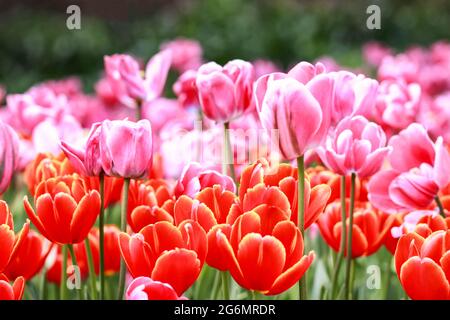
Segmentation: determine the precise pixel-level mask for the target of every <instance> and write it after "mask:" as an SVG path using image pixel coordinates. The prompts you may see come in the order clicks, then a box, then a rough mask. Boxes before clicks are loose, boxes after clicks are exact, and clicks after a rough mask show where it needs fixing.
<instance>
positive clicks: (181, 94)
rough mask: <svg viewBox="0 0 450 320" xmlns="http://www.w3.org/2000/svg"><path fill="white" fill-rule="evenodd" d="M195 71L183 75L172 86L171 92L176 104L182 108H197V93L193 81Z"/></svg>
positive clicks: (195, 75)
mask: <svg viewBox="0 0 450 320" xmlns="http://www.w3.org/2000/svg"><path fill="white" fill-rule="evenodd" d="M196 79H197V71H194V70H188V71H186V72H185V73H183V74H182V75H181V76H180V77H179V78H178V80H177V81H176V82H175V83H174V85H173V92H174V93H175V94H176V96H177V97H178V103H179V104H180V105H181V106H183V108H189V107H192V106H194V107H195V106H198V105H199V101H198V91H197V86H196V84H195V81H196Z"/></svg>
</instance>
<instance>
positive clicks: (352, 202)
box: [344, 172, 356, 299]
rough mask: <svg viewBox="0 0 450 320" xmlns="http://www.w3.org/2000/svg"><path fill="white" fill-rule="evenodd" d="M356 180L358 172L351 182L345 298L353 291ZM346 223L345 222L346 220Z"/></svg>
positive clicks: (353, 175) (353, 174)
mask: <svg viewBox="0 0 450 320" xmlns="http://www.w3.org/2000/svg"><path fill="white" fill-rule="evenodd" d="M355 182H356V174H355V173H354V172H352V176H351V184H350V209H349V222H348V239H347V240H348V241H347V266H346V270H345V298H346V299H350V294H351V291H352V288H351V285H350V278H351V272H350V271H351V265H352V240H353V239H352V238H353V210H354V208H355ZM344 223H345V222H344Z"/></svg>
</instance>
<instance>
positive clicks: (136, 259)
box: [119, 220, 207, 295]
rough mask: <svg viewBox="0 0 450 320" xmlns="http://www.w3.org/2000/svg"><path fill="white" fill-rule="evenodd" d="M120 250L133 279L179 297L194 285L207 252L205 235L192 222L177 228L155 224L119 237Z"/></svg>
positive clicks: (189, 221) (161, 223)
mask: <svg viewBox="0 0 450 320" xmlns="http://www.w3.org/2000/svg"><path fill="white" fill-rule="evenodd" d="M119 246H120V251H121V253H122V257H123V259H124V260H125V263H126V265H127V268H128V271H129V272H130V274H131V275H132V276H133V277H134V278H136V277H139V276H146V277H150V278H151V279H153V280H154V281H160V282H164V283H168V284H170V285H171V286H172V288H173V289H174V290H175V292H176V293H177V294H178V295H181V294H182V293H183V292H184V291H186V290H187V289H188V288H189V287H190V286H191V285H192V284H193V283H194V282H195V280H196V279H197V277H198V276H199V274H200V270H201V268H202V266H203V263H204V261H205V257H206V252H207V243H206V234H205V231H204V230H203V228H202V227H200V225H199V224H198V223H197V222H195V221H192V220H186V221H184V222H182V223H181V224H180V225H179V226H178V227H175V226H174V225H172V224H171V223H169V222H166V221H161V222H157V223H155V224H152V225H148V226H146V227H144V228H143V229H142V230H141V231H139V233H137V234H135V235H133V236H129V235H128V234H126V233H121V234H120V236H119Z"/></svg>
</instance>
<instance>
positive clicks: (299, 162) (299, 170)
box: [297, 156, 308, 300]
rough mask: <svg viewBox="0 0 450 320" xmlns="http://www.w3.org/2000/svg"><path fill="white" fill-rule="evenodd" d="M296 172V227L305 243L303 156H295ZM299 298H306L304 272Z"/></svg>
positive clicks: (299, 283)
mask: <svg viewBox="0 0 450 320" xmlns="http://www.w3.org/2000/svg"><path fill="white" fill-rule="evenodd" d="M297 174H298V192H297V200H298V203H297V211H298V228H299V229H300V233H301V234H302V238H303V242H304V243H305V159H304V156H300V157H298V158H297ZM298 286H299V288H298V289H299V299H300V300H306V299H308V297H307V294H306V272H305V274H304V275H303V277H302V278H301V279H300V280H299V282H298Z"/></svg>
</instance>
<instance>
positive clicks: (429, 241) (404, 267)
mask: <svg viewBox="0 0 450 320" xmlns="http://www.w3.org/2000/svg"><path fill="white" fill-rule="evenodd" d="M449 244H450V230H447V231H443V230H440V231H436V232H433V233H432V234H430V235H429V236H427V237H425V238H424V237H422V236H421V235H419V234H417V233H415V232H412V233H408V234H405V235H403V236H402V237H401V238H400V240H399V242H398V245H397V249H396V251H395V267H396V271H397V276H398V278H399V279H400V282H401V284H402V286H403V289H404V290H405V292H406V294H407V295H408V296H409V297H410V298H411V299H414V300H438V299H439V300H441V299H447V300H448V299H450V277H449V274H450V270H449V267H450V264H449V260H450V245H449Z"/></svg>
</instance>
